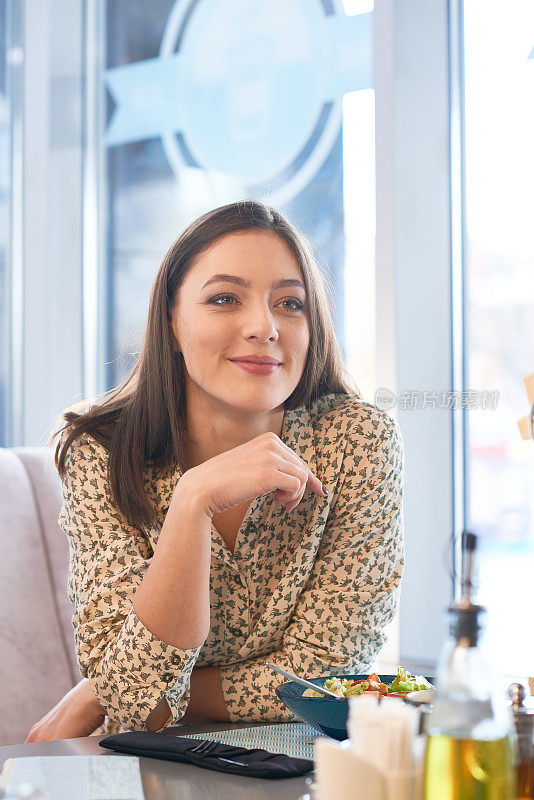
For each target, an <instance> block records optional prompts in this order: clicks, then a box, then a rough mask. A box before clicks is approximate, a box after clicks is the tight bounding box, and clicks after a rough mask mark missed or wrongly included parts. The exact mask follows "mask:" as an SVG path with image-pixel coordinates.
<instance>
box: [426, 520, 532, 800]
mask: <svg viewBox="0 0 534 800" xmlns="http://www.w3.org/2000/svg"><path fill="white" fill-rule="evenodd" d="M463 546H464V553H465V556H466V557H465V564H466V567H465V569H464V577H463V580H462V587H463V591H462V599H461V601H460V602H459V603H455V604H454V605H452V606H451V607H450V608H449V610H448V613H449V621H450V639H449V641H448V642H447V644H446V646H445V648H444V651H443V654H442V657H441V660H440V664H439V666H438V674H437V689H436V696H435V700H434V705H433V708H432V711H431V713H430V714H429V715H428V718H427V722H426V731H427V734H428V738H427V745H426V754H425V784H424V785H425V800H515V748H516V741H515V731H514V724H513V717H512V714H511V711H510V708H509V706H508V705H507V703H506V700H505V696H504V695H503V697H502V700H501V698H500V696H499V695H498V693H497V692H496V686H495V681H494V680H493V679H492V676H491V671H490V669H489V667H488V666H487V665H486V663H485V662H484V659H483V656H482V654H481V652H480V649H479V635H480V630H481V618H482V616H483V614H484V613H485V608H483V607H482V606H479V605H475V604H473V603H472V602H471V590H472V582H471V574H472V568H473V556H474V552H475V549H476V536H475V535H474V534H472V533H467V534H464V536H463Z"/></svg>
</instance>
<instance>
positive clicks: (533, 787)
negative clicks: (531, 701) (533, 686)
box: [508, 683, 534, 800]
mask: <svg viewBox="0 0 534 800" xmlns="http://www.w3.org/2000/svg"><path fill="white" fill-rule="evenodd" d="M508 696H509V697H510V698H511V700H512V711H513V714H514V723H515V729H516V731H517V741H518V759H517V798H518V800H531V798H534V708H527V707H526V706H525V704H524V701H525V696H526V691H525V687H524V686H523V684H522V683H511V684H510V686H509V687H508Z"/></svg>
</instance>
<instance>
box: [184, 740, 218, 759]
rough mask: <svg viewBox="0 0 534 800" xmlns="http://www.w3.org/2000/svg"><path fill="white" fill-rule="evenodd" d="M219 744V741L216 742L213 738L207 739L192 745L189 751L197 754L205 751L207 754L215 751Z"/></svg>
mask: <svg viewBox="0 0 534 800" xmlns="http://www.w3.org/2000/svg"><path fill="white" fill-rule="evenodd" d="M218 744H219V742H214V741H213V740H210V739H205V740H204V741H203V742H200V744H197V746H196V747H192V748H191V750H189V752H190V753H197V754H200V753H204V754H205V755H207V754H208V753H213V751H214V750H215V749H216V747H217V745H218Z"/></svg>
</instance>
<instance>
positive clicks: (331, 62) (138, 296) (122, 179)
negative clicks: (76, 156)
mask: <svg viewBox="0 0 534 800" xmlns="http://www.w3.org/2000/svg"><path fill="white" fill-rule="evenodd" d="M245 7H246V13H244V9H245ZM371 11H372V4H369V2H366V3H365V4H362V2H361V0H360V2H355V1H354V0H346V3H345V6H344V7H343V6H342V5H341V3H338V2H333V0H312V2H309V0H292V2H290V3H288V2H287V0H274V1H273V2H272V3H259V4H256V5H255V6H254V5H253V6H251V5H250V3H243V2H242V0H231V1H230V2H229V1H228V0H225V2H197V3H193V4H189V5H188V6H185V5H184V4H183V3H171V2H169V0H158V2H154V3H151V4H150V6H147V4H146V3H143V2H140V1H139V0H135V1H134V2H132V0H129V1H128V2H124V0H121V1H119V2H114V3H110V4H108V5H107V11H106V19H105V25H106V29H107V30H106V43H107V44H106V56H105V68H104V74H103V75H101V77H100V83H101V85H105V87H106V90H107V95H106V104H107V107H106V110H105V125H104V127H105V130H104V134H103V148H104V153H103V161H104V165H105V166H104V176H105V177H104V181H105V194H106V199H107V202H106V203H105V204H104V206H103V207H105V208H106V209H107V218H106V219H105V220H104V219H102V220H101V222H102V227H103V228H105V229H106V230H107V231H108V235H107V241H106V242H105V244H104V251H105V253H106V258H107V264H106V281H105V282H106V287H107V313H106V314H105V315H104V317H103V324H104V327H105V330H106V334H105V337H104V339H105V342H106V343H105V351H106V352H105V358H103V359H102V360H105V361H106V363H107V373H106V375H105V376H103V381H104V385H103V386H101V387H100V388H101V389H108V388H110V387H112V386H113V385H115V384H116V383H117V381H118V380H119V379H120V378H122V377H123V376H124V375H125V373H126V372H127V370H128V369H129V367H130V366H131V364H132V360H133V354H134V353H136V351H137V349H138V347H139V343H140V337H141V334H142V331H143V329H144V324H145V318H146V311H147V305H148V296H149V288H150V284H151V283H152V280H153V278H154V275H155V273H156V270H157V268H158V266H159V263H160V261H161V258H162V256H163V254H164V253H165V251H166V249H167V248H168V247H169V245H170V244H171V242H172V241H173V240H174V239H175V238H176V236H177V235H178V233H179V232H180V231H181V229H182V228H183V227H184V226H185V225H186V224H187V223H188V222H190V221H191V220H192V219H194V218H195V217H197V216H198V215H199V214H201V213H203V212H205V211H207V210H208V209H210V208H215V207H216V206H219V205H223V204H225V203H229V202H232V201H233V200H236V199H240V198H242V197H248V198H255V199H259V200H263V201H265V202H267V203H271V204H272V205H274V206H276V207H278V208H280V209H281V210H282V211H283V212H284V213H286V214H287V215H288V216H289V217H290V218H291V219H292V220H293V221H294V222H295V224H296V225H297V226H298V227H299V228H300V229H301V230H302V231H303V232H304V233H305V234H306V235H307V236H308V238H309V239H310V240H311V242H312V244H313V245H314V248H315V252H316V255H317V257H318V260H319V263H320V265H321V267H322V269H323V270H324V272H325V274H326V276H327V283H328V285H329V287H330V290H331V297H330V299H331V308H332V311H333V313H334V316H335V324H336V328H337V335H338V339H339V341H340V343H341V346H342V348H343V350H344V356H345V359H346V362H347V364H348V367H349V371H351V372H352V373H353V375H354V378H355V380H356V382H357V383H358V385H359V386H360V387H361V389H362V391H363V393H364V395H366V396H367V398H368V399H372V391H373V390H374V385H373V368H374V363H373V362H374V351H373V348H374V315H373V309H374V289H373V286H374V283H373V279H374V220H373V217H374V104H373V91H372V88H371V67H372V64H371V48H372V24H371V16H372V15H371V13H370V12H371ZM186 12H187V13H186ZM139 109H142V113H138V110H139ZM346 298H349V300H348V301H347V299H346ZM346 303H348V305H345V304H346Z"/></svg>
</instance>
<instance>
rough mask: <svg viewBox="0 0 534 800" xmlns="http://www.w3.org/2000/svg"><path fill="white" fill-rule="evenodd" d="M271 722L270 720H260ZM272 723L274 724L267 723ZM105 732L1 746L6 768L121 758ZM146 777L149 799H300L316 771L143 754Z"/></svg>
mask: <svg viewBox="0 0 534 800" xmlns="http://www.w3.org/2000/svg"><path fill="white" fill-rule="evenodd" d="M259 724H265V723H259ZM267 724H268V723H267ZM250 727H252V725H251V724H250V723H246V724H245V723H229V722H211V723H209V724H206V723H204V724H203V725H202V724H199V723H197V724H188V725H185V724H184V725H180V726H176V727H173V728H167V729H166V730H165V733H166V734H171V735H174V736H180V735H184V733H186V732H187V733H210V732H213V731H226V730H235V729H238V728H250ZM103 738H104V737H103V736H86V737H84V738H81V739H60V740H58V741H56V742H40V743H38V744H13V745H4V746H3V747H2V746H0V770H1V769H2V767H3V765H4V761H5V760H6V759H8V758H18V757H20V756H81V755H99V756H101V755H106V756H109V757H110V758H120V757H121V756H120V754H118V753H113V752H112V751H111V750H104V749H103V748H102V747H99V746H98V742H99V741H100V739H103ZM139 764H140V767H141V777H142V781H143V790H144V793H145V798H146V800H178V798H180V799H182V798H187V800H207V798H209V800H298V798H299V797H300V796H301V795H303V794H305V793H307V792H308V791H309V787H310V784H311V782H312V779H313V774H312V773H310V774H309V775H303V776H302V777H300V778H287V779H285V780H263V779H259V778H245V777H243V776H241V775H228V774H226V773H223V772H214V771H213V770H208V769H201V768H200V767H194V766H192V765H191V764H180V763H178V762H174V761H162V760H160V759H157V758H140V759H139Z"/></svg>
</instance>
